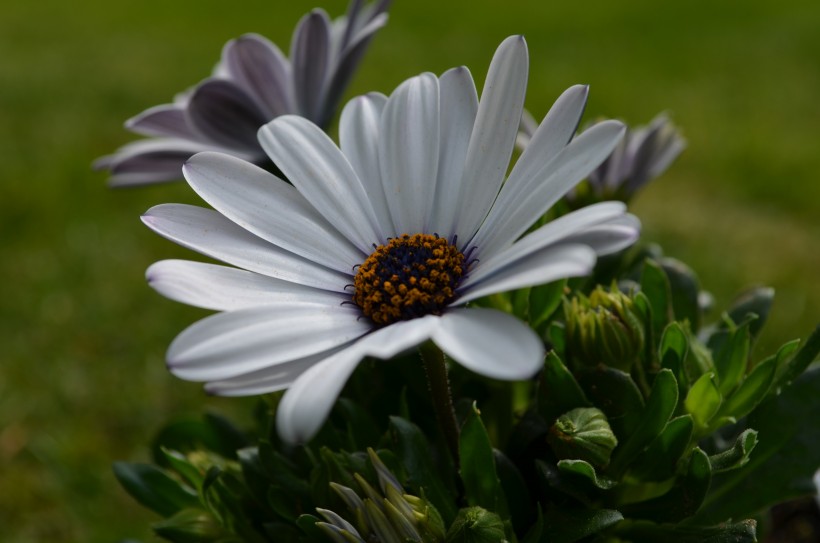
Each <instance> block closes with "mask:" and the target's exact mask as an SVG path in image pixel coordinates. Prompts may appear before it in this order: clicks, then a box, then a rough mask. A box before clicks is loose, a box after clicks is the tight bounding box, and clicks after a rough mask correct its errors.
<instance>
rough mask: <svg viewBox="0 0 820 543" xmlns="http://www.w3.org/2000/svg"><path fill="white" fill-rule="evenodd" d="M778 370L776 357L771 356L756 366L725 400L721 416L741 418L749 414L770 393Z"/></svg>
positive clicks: (720, 412)
mask: <svg viewBox="0 0 820 543" xmlns="http://www.w3.org/2000/svg"><path fill="white" fill-rule="evenodd" d="M776 370H777V358H776V357H769V358H767V359H766V360H764V361H763V362H761V363H760V364H758V365H757V366H755V367H754V369H753V370H752V371H751V373H749V375H748V376H747V377H746V379H744V380H743V382H742V383H741V384H740V387H738V389H737V390H736V391H735V392H734V393H733V394H732V395H731V396H729V398H727V399H726V401H724V402H723V405H722V406H721V408H720V411H719V416H730V417H734V418H735V419H740V418H742V417H745V416H746V415H748V414H749V413H750V412H751V411H752V409H754V408H755V407H756V406H757V404H759V403H760V402H761V401H763V398H765V397H766V394H768V392H769V389H770V388H771V386H772V384H773V382H774V376H775V371H776Z"/></svg>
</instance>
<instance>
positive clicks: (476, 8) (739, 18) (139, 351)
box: [0, 0, 820, 543]
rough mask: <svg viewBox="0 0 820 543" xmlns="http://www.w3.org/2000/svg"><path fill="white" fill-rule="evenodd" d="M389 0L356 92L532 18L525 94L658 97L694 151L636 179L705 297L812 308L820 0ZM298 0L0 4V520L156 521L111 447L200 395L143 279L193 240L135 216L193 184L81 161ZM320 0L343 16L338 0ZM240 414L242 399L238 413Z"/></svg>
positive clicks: (819, 311)
mask: <svg viewBox="0 0 820 543" xmlns="http://www.w3.org/2000/svg"><path fill="white" fill-rule="evenodd" d="M503 6H504V7H502V3H501V2H491V1H476V0H473V1H466V0H448V1H442V0H438V1H430V0H412V1H411V0H397V1H396V2H395V4H394V7H393V9H392V10H391V21H390V23H389V25H388V27H387V28H386V29H384V30H383V31H382V32H381V33H380V34H379V35H378V37H377V38H376V40H375V42H374V44H373V45H374V46H373V47H372V49H371V50H370V52H369V54H368V56H367V57H366V59H365V62H364V64H363V66H362V69H361V71H360V73H359V74H358V75H357V77H355V79H354V82H353V85H352V87H351V89H350V92H349V95H351V96H352V95H354V94H358V93H362V92H366V91H369V90H380V91H382V92H386V93H389V92H390V91H391V90H392V89H393V88H394V87H395V86H396V85H397V84H398V83H400V82H401V81H402V80H404V79H406V78H407V77H409V76H411V75H414V74H416V73H418V72H421V71H425V70H429V71H433V72H436V73H440V72H442V71H444V70H445V69H447V68H449V67H452V66H455V65H459V64H465V65H467V66H469V67H470V69H471V70H472V72H473V74H474V76H475V78H476V81H477V83H479V84H480V83H481V82H482V81H483V79H484V74H485V73H486V68H487V65H488V63H489V60H490V58H491V56H492V53H493V51H494V50H495V47H496V46H497V44H498V43H500V41H501V40H502V39H503V38H504V37H506V36H507V35H510V34H524V35H525V36H526V38H527V41H528V44H529V49H530V67H531V68H530V69H531V74H530V82H529V90H528V98H527V107H528V108H529V109H530V110H531V111H532V112H533V113H534V114H535V115H536V116H537V117H540V116H543V115H544V114H545V113H546V111H547V110H548V108H549V106H550V104H551V103H552V101H553V100H554V99H555V98H556V97H557V96H558V95H559V94H560V92H561V91H562V90H563V89H565V88H566V87H568V86H570V85H572V84H575V83H588V84H590V85H591V95H590V102H589V105H588V108H587V115H586V118H587V119H594V118H596V117H598V116H607V117H616V118H620V119H623V120H625V121H626V122H628V123H630V124H633V125H635V124H644V123H646V122H648V121H649V120H650V119H652V117H654V116H655V114H657V113H658V112H660V111H664V110H666V111H668V112H670V114H671V115H672V117H673V119H674V120H675V122H676V123H677V124H678V125H679V126H681V127H682V129H683V131H684V134H685V136H686V138H687V140H688V141H689V147H688V149H687V150H686V152H685V153H684V154H683V155H682V156H681V157H680V159H679V160H678V161H677V163H676V164H675V165H674V166H673V168H672V169H671V170H670V171H669V172H668V173H667V174H666V175H664V176H663V177H662V178H661V179H659V180H658V181H657V182H656V183H655V184H653V185H652V186H651V187H650V188H649V189H648V190H646V191H645V192H644V193H642V194H641V195H640V196H639V197H638V198H637V200H636V201H635V202H634V206H633V209H634V211H635V212H636V213H637V214H638V215H639V216H640V217H641V218H642V219H643V221H644V233H643V237H644V239H645V240H651V241H658V242H660V243H662V244H663V245H664V247H665V250H666V253H667V254H669V255H671V256H675V257H678V258H681V259H683V260H685V261H687V262H688V263H690V264H691V265H692V266H693V267H694V268H695V269H696V270H697V271H698V273H699V275H700V277H701V280H702V283H703V285H704V287H705V288H706V289H708V290H710V291H712V292H713V293H714V295H715V298H716V301H717V307H718V308H720V307H725V305H726V304H727V303H728V302H729V301H730V300H731V298H732V296H733V295H734V294H735V293H737V292H738V291H740V290H741V289H743V288H745V287H748V286H750V285H754V284H767V285H771V286H773V287H775V289H776V290H777V299H776V305H775V308H774V312H773V315H772V318H771V323H770V325H769V326H768V330H767V331H766V332H765V333H764V336H763V338H762V341H761V343H760V344H759V345H758V348H757V349H758V350H757V355H758V356H759V355H761V354H763V353H766V352H769V351H771V350H773V349H774V348H775V347H776V346H777V345H779V344H780V343H782V342H783V341H785V340H788V339H792V338H796V337H805V336H806V335H807V334H808V332H809V331H810V330H811V329H812V328H813V326H814V324H815V323H816V322H817V320H818V317H820V281H818V276H820V219H818V215H819V214H820V181H818V172H820V146H819V145H818V141H819V140H818V131H820V107H819V106H818V100H820V33H818V32H817V28H818V27H820V3H818V2H816V1H815V0H805V1H802V2H798V1H794V2H786V1H781V2H771V1H769V0H745V1H723V2H712V1H708V2H707V1H702V0H690V1H686V2H675V3H661V2H657V1H650V0H640V1H631V2H597V1H592V2H544V1H542V0H529V1H512V2H506V3H504V4H503ZM310 7H312V3H304V2H277V1H266V2H250V1H245V2H243V1H236V2H231V3H225V2H218V1H215V0H201V1H199V2H168V1H167V0H141V1H139V2H137V1H134V0H129V1H121V2H108V3H103V2H93V1H79V2H57V1H55V0H44V1H40V2H22V1H17V2H10V3H5V4H4V6H3V9H2V11H1V16H0V233H2V248H3V256H2V260H0V274H2V275H0V278H2V295H0V353H2V355H0V357H2V361H1V362H0V527H2V528H0V531H2V532H3V534H4V535H3V541H4V542H11V543H18V542H29V541H50V542H63V541H65V542H68V541H86V542H96V541H99V542H105V541H109V542H110V541H117V540H118V539H120V538H126V537H133V538H139V539H143V540H151V536H150V531H149V529H148V527H147V526H148V523H149V522H150V521H152V520H155V517H154V516H153V515H151V514H150V513H148V512H146V511H143V510H142V509H140V508H139V507H138V506H136V505H135V504H134V503H133V502H132V501H131V500H130V499H129V498H128V497H127V496H126V495H125V494H124V492H123V491H121V490H120V489H119V487H118V485H117V483H116V482H115V481H114V478H113V476H112V475H111V470H110V464H111V462H112V461H114V460H118V459H125V460H145V459H147V458H148V454H147V443H148V442H149V440H150V436H151V434H152V433H153V432H154V431H155V430H156V429H157V428H158V427H159V426H160V425H161V424H163V423H164V422H165V421H167V420H168V419H169V418H171V417H176V416H180V415H184V414H196V413H198V412H200V411H201V410H202V407H203V405H204V404H208V405H210V406H212V407H214V408H216V409H218V410H220V411H223V412H228V413H240V414H242V413H245V412H246V411H247V407H248V405H250V404H249V403H248V401H247V400H225V399H214V398H206V397H205V396H204V394H203V393H202V392H201V390H200V388H199V386H197V385H194V384H190V383H184V382H182V381H178V380H176V379H174V378H173V377H171V376H170V375H169V374H168V373H167V372H166V370H165V367H164V364H163V353H164V350H165V348H166V346H167V345H168V343H169V341H170V340H171V339H172V338H173V337H174V335H175V334H176V333H177V332H178V331H180V330H181V329H182V328H183V327H184V326H185V325H187V324H188V323H190V322H193V321H194V320H195V319H196V318H198V317H199V316H201V315H203V314H204V313H201V312H198V311H195V310H192V309H190V308H185V307H182V306H180V305H178V304H174V303H172V302H169V301H167V300H164V299H162V298H161V297H160V296H158V295H156V294H155V293H154V292H153V291H151V290H150V289H149V288H148V287H147V286H146V285H145V282H144V279H143V272H144V270H145V268H146V267H147V266H148V265H149V264H150V263H152V262H153V261H155V260H158V259H161V258H168V257H185V256H189V255H188V254H187V253H186V252H185V251H184V250H182V249H179V248H177V247H176V246H174V245H173V244H171V243H169V242H166V241H164V240H161V239H160V238H159V237H158V236H155V235H153V234H151V233H150V232H148V230H147V229H146V228H144V227H143V226H142V225H141V224H140V222H139V219H138V217H139V214H140V213H141V212H143V211H144V210H146V209H147V208H148V207H150V206H151V205H154V204H157V203H163V202H177V201H182V202H196V199H195V198H194V197H193V196H192V195H191V193H190V192H189V190H188V189H187V187H186V186H184V185H183V184H175V185H164V186H156V187H151V188H147V189H141V190H118V191H112V190H109V189H107V188H106V185H105V175H104V174H102V173H95V172H92V171H90V168H89V165H90V163H91V161H92V160H93V159H94V158H95V157H97V156H99V155H103V154H106V153H109V152H111V151H113V150H114V149H115V148H116V147H118V146H119V145H121V144H124V143H126V142H128V141H131V140H132V139H133V137H132V136H131V135H129V134H128V133H127V132H126V131H125V130H124V129H123V128H122V122H123V121H124V120H125V119H126V118H128V117H130V116H132V115H134V114H136V113H138V112H139V111H141V110H143V109H145V108H147V107H149V106H152V105H155V104H159V103H165V102H168V101H170V99H171V97H172V96H173V95H174V94H175V93H176V92H178V91H180V90H183V89H185V88H186V87H188V86H190V85H192V84H194V83H196V82H197V81H198V80H200V79H201V78H203V77H205V76H206V75H207V74H208V73H209V72H210V70H211V68H212V66H213V64H214V62H215V61H216V59H217V58H218V55H219V51H220V49H221V47H222V44H223V43H224V42H225V41H227V40H228V39H230V38H232V37H235V36H237V35H239V34H242V33H244V32H249V31H254V32H259V33H262V34H264V35H266V36H268V37H270V38H271V39H273V40H274V41H276V42H277V43H279V44H280V45H281V46H282V47H283V49H285V50H286V49H287V46H288V43H289V40H290V32H291V30H292V28H293V25H294V24H295V22H296V21H297V20H298V18H299V16H300V15H301V14H302V13H304V12H305V11H307V9H308V8H310ZM325 7H326V8H327V9H328V11H329V12H330V13H331V14H332V15H338V14H340V13H341V12H342V11H343V10H344V7H345V2H343V1H339V0H333V1H330V0H328V2H327V3H326V5H325ZM240 418H241V415H240Z"/></svg>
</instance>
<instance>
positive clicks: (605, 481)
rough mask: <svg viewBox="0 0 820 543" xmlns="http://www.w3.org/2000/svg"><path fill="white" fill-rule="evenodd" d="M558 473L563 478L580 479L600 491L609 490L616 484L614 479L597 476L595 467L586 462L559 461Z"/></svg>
mask: <svg viewBox="0 0 820 543" xmlns="http://www.w3.org/2000/svg"><path fill="white" fill-rule="evenodd" d="M558 471H560V472H561V473H562V474H563V475H564V476H567V475H568V476H570V477H572V478H577V479H582V480H583V481H584V482H585V483H588V484H590V485H592V486H594V487H595V488H598V489H600V490H609V489H611V488H614V487H615V486H616V485H617V484H618V481H616V480H614V479H610V478H608V477H603V476H600V475H598V473H597V472H596V471H595V467H594V466H593V465H592V464H590V463H589V462H587V461H586V460H559V461H558Z"/></svg>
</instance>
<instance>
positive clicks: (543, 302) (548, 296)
mask: <svg viewBox="0 0 820 543" xmlns="http://www.w3.org/2000/svg"><path fill="white" fill-rule="evenodd" d="M566 286H567V280H566V279H561V280H559V281H553V282H552V283H547V284H545V285H538V286H536V287H532V288H531V289H530V327H531V328H533V329H537V328H539V327H540V326H541V325H542V324H544V323H546V322H547V320H548V319H549V318H550V317H551V316H552V314H553V313H555V310H556V309H558V307H559V306H560V305H561V297H562V296H563V295H564V288H565V287H566Z"/></svg>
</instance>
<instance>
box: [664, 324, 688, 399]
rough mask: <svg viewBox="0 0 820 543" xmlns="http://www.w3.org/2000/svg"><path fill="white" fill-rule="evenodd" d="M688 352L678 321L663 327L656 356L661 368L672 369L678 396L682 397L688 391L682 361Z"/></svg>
mask: <svg viewBox="0 0 820 543" xmlns="http://www.w3.org/2000/svg"><path fill="white" fill-rule="evenodd" d="M688 353H689V339H688V338H687V336H686V332H685V331H684V330H683V328H681V325H680V323H678V322H672V323H669V325H668V326H667V327H666V328H664V330H663V336H661V342H660V346H659V347H658V358H659V360H660V363H661V367H662V368H669V369H670V370H672V373H673V375H674V376H675V379H677V381H678V397H679V398H683V397H685V396H686V393H687V392H688V388H689V387H688V379H687V378H686V368H685V365H684V362H685V361H686V355H687V354H688Z"/></svg>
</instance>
